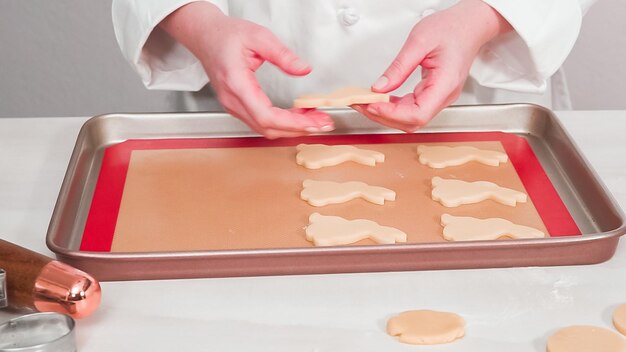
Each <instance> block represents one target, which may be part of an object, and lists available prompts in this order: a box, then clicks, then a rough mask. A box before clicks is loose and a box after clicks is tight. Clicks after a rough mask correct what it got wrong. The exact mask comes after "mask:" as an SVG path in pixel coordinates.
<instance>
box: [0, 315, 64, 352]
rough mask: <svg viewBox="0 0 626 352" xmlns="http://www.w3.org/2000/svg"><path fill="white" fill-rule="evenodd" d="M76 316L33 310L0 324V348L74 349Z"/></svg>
mask: <svg viewBox="0 0 626 352" xmlns="http://www.w3.org/2000/svg"><path fill="white" fill-rule="evenodd" d="M74 324H75V323H74V319H72V318H71V317H70V316H68V315H64V314H60V313H33V314H28V315H24V316H21V317H18V318H15V319H11V320H9V321H7V322H6V323H4V324H0V352H75V351H76V341H75V337H74Z"/></svg>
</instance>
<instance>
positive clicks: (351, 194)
mask: <svg viewBox="0 0 626 352" xmlns="http://www.w3.org/2000/svg"><path fill="white" fill-rule="evenodd" d="M302 187H303V190H302V192H300V198H301V199H302V200H304V201H307V202H308V203H309V204H311V205H312V206H315V207H323V206H325V205H328V204H338V203H344V202H348V201H350V200H352V199H356V198H363V199H365V200H366V201H368V202H371V203H374V204H379V205H383V204H385V201H386V200H390V201H392V200H396V192H394V191H392V190H390V189H388V188H384V187H379V186H370V185H368V184H367V183H365V182H357V181H351V182H333V181H316V180H304V182H302Z"/></svg>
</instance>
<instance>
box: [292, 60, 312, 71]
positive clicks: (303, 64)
mask: <svg viewBox="0 0 626 352" xmlns="http://www.w3.org/2000/svg"><path fill="white" fill-rule="evenodd" d="M310 67H311V65H309V64H307V63H306V62H304V61H302V60H299V59H298V60H296V62H294V63H293V68H294V69H296V70H298V71H301V70H306V69H308V68H310Z"/></svg>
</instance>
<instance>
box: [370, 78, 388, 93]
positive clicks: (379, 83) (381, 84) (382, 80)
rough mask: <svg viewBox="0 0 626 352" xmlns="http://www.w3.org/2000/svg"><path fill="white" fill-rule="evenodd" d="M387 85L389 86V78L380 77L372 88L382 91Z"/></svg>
mask: <svg viewBox="0 0 626 352" xmlns="http://www.w3.org/2000/svg"><path fill="white" fill-rule="evenodd" d="M387 84H389V78H387V77H386V76H380V77H379V78H378V79H377V80H376V82H374V84H372V88H374V89H378V90H380V89H383V88H385V87H386V86H387Z"/></svg>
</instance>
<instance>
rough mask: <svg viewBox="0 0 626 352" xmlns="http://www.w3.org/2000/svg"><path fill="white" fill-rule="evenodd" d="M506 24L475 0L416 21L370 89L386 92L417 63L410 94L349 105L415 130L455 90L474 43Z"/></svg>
mask: <svg viewBox="0 0 626 352" xmlns="http://www.w3.org/2000/svg"><path fill="white" fill-rule="evenodd" d="M510 30H511V26H510V25H509V23H508V22H507V21H506V20H505V19H504V18H502V16H500V14H498V13H497V12H496V11H495V10H494V9H493V8H491V7H490V6H489V5H487V4H485V3H484V2H482V1H480V0H461V1H460V2H458V3H457V4H456V5H454V6H452V7H450V8H448V9H446V10H443V11H440V12H437V13H434V14H432V15H430V16H428V17H426V18H424V19H423V20H421V21H420V22H418V23H417V24H416V25H415V26H414V27H413V29H412V30H411V33H410V34H409V37H408V38H407V40H406V42H405V44H404V46H403V47H402V49H401V50H400V52H399V53H398V55H397V56H396V58H395V59H394V61H393V62H392V63H391V65H390V66H389V68H387V70H386V71H385V73H383V75H382V76H381V77H380V78H379V79H378V80H377V81H376V82H375V83H374V84H373V85H372V90H373V91H375V92H379V93H388V92H390V91H392V90H394V89H396V88H398V87H400V86H401V85H402V84H403V83H404V81H406V79H407V78H408V77H409V76H410V75H411V74H412V73H413V71H415V69H416V68H417V67H418V66H421V68H422V80H421V81H420V82H419V83H418V84H417V86H416V87H415V89H414V90H413V92H412V93H409V94H406V95H404V96H402V97H395V96H392V97H391V99H390V102H389V103H373V104H363V105H353V106H352V107H353V108H354V109H355V110H357V111H359V112H360V113H362V114H363V115H365V116H366V117H368V118H369V119H371V120H373V121H376V122H378V123H381V124H383V125H386V126H389V127H392V128H396V129H399V130H402V131H405V132H415V130H417V129H418V128H420V127H421V126H424V125H425V124H426V123H428V122H429V121H430V120H431V119H432V118H433V117H434V116H435V115H436V114H437V113H439V111H441V110H442V109H443V108H445V107H447V106H448V105H450V104H452V103H453V102H454V101H455V100H456V99H457V98H458V97H459V95H460V94H461V90H462V89H463V85H464V83H465V80H466V79H467V76H468V74H469V70H470V67H471V65H472V62H473V61H474V58H475V57H476V55H477V54H478V51H479V50H480V48H481V47H482V46H483V44H485V43H486V42H488V41H489V40H491V39H492V38H494V37H495V36H497V35H498V34H500V33H504V32H506V31H510Z"/></svg>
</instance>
